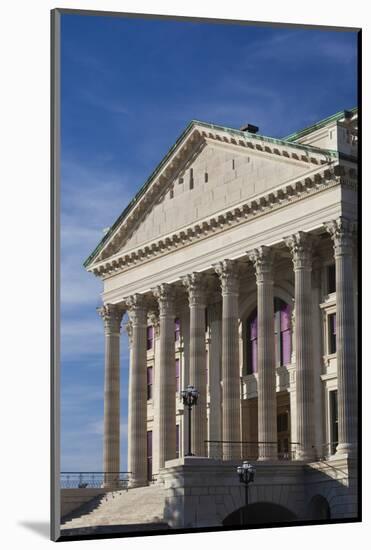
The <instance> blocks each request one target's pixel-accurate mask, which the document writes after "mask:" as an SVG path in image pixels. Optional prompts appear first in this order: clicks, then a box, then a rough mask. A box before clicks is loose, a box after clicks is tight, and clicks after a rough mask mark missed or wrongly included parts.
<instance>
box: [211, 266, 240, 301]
mask: <svg viewBox="0 0 371 550" xmlns="http://www.w3.org/2000/svg"><path fill="white" fill-rule="evenodd" d="M213 267H214V269H215V271H216V273H217V274H218V275H219V278H220V282H221V285H222V294H237V293H238V285H239V273H240V266H239V264H238V263H237V262H236V261H235V260H223V261H222V262H218V263H217V264H214V265H213Z"/></svg>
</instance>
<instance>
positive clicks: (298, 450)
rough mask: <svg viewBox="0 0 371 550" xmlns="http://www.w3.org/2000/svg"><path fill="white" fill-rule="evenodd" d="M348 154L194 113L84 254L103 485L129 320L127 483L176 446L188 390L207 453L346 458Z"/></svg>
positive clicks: (156, 468)
mask: <svg viewBox="0 0 371 550" xmlns="http://www.w3.org/2000/svg"><path fill="white" fill-rule="evenodd" d="M347 116H348V115H346V114H343V116H342V117H341V116H340V115H339V117H338V118H337V119H336V120H334V124H335V126H336V128H337V129H338V130H339V128H342V127H343V126H344V125H346V124H348V125H349V121H348V122H344V121H345V120H346V117H347ZM355 116H356V115H355V114H354V113H353V114H352V115H351V122H352V121H353V126H354V125H355V120H356V119H355ZM352 117H353V118H352ZM348 118H349V117H348ZM331 124H332V123H331ZM354 127H355V126H354ZM353 153H354V151H353ZM350 157H351V154H350V153H349V154H348V157H346V156H345V155H341V154H340V153H339V152H337V154H336V155H335V154H333V153H331V151H330V148H328V149H327V148H326V147H325V146H324V145H323V144H322V146H321V147H320V146H315V147H313V146H309V145H306V144H305V143H304V142H303V141H301V142H300V143H299V141H296V142H294V141H290V140H286V141H285V140H274V139H272V138H264V137H263V136H258V135H252V134H249V133H248V132H242V131H237V130H231V129H227V128H222V127H216V126H212V127H210V126H208V125H207V124H205V123H198V122H193V123H192V124H191V125H190V126H189V127H188V128H187V129H186V131H185V132H184V134H183V135H182V137H181V139H180V140H178V142H177V146H176V148H175V149H174V150H172V152H171V154H169V155H168V156H167V157H165V159H164V161H163V162H162V163H161V165H160V166H159V168H158V170H157V172H156V173H154V174H153V175H152V176H151V178H150V179H149V180H148V182H147V183H146V184H145V186H144V188H143V190H142V191H141V192H140V194H139V195H138V196H137V198H136V200H135V201H134V202H133V203H132V204H131V206H130V208H129V209H127V211H125V212H124V214H123V216H122V217H121V219H120V218H119V220H118V221H117V222H116V223H115V224H114V226H112V228H111V230H110V233H109V234H108V236H107V237H105V238H104V239H103V241H102V243H101V244H100V245H99V246H98V248H97V249H96V251H95V252H94V253H93V255H92V256H91V257H90V258H89V259H88V263H87V264H86V265H87V268H88V269H89V270H90V271H92V272H93V273H95V274H96V275H97V276H99V277H101V278H102V280H103V282H104V292H103V303H104V305H103V307H102V309H101V315H102V317H103V319H104V321H105V323H104V330H105V335H106V348H105V349H106V352H105V353H106V363H105V409H104V469H105V471H106V473H107V484H109V483H114V479H113V482H112V475H111V474H112V473H113V472H114V471H119V469H120V468H119V465H120V454H119V423H120V422H119V417H120V407H119V403H120V398H119V383H118V380H119V360H118V358H119V340H120V337H119V333H120V323H121V324H122V319H123V318H124V316H125V315H126V314H127V315H128V317H125V319H127V322H126V328H127V330H128V333H129V336H130V378H129V411H128V469H129V471H131V472H132V479H131V485H132V486H133V487H136V486H142V485H146V484H147V483H151V482H152V480H153V479H157V477H158V475H159V474H160V475H164V471H165V470H166V468H168V467H170V466H171V465H170V461H172V463H171V464H172V466H171V467H173V464H174V463H173V461H174V460H175V459H176V458H178V457H183V456H184V454H185V450H184V449H185V444H184V442H185V441H186V440H187V438H188V428H189V427H188V422H187V418H186V415H185V414H184V410H183V405H182V402H181V399H180V395H179V392H180V390H181V389H183V387H185V386H186V385H187V384H192V385H194V386H195V387H196V388H197V389H198V391H199V399H198V403H197V405H196V406H195V407H194V409H193V412H192V415H193V416H192V433H191V438H192V449H193V452H194V454H195V455H196V456H197V457H199V458H201V457H209V458H216V457H215V456H213V454H214V453H215V449H216V448H218V453H219V456H218V458H221V459H222V460H223V461H239V460H241V459H242V458H251V459H254V460H255V459H256V460H258V461H259V462H264V463H267V464H269V463H279V462H280V461H281V460H286V461H287V460H292V461H296V462H298V463H312V462H314V461H318V460H320V459H322V458H323V457H326V458H327V459H332V458H334V459H335V457H336V460H340V459H341V457H344V458H345V459H348V458H351V457H353V456H354V455H355V452H356V445H357V441H356V405H355V403H356V399H355V397H356V379H357V378H356V363H355V330H354V307H355V299H354V290H353V281H354V275H353V266H354V261H353V248H352V243H353V242H354V235H355V223H356V220H357V210H356V208H357V207H356V182H357V179H356V178H357V175H356V165H355V162H354V160H352V159H351V158H350ZM232 161H233V162H232ZM205 174H207V177H206V176H205ZM191 182H192V184H191ZM205 196H206V199H205ZM333 270H335V271H334V285H335V288H332V286H331V285H332V278H331V277H332V273H333ZM149 385H150V386H151V389H150V390H149ZM334 392H337V393H336V396H334ZM335 397H336V402H337V409H335V408H331V407H332V405H331V404H332V403H333V402H335V401H334V399H335ZM337 410H338V413H337ZM336 429H337V430H338V438H336V439H335V436H336ZM149 441H150V443H149ZM149 447H150V450H151V456H150V457H149ZM149 458H150V460H151V470H150V473H149V469H148V460H149ZM161 473H162V474H161ZM152 476H154V478H153V477H152Z"/></svg>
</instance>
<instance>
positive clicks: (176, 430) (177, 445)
mask: <svg viewBox="0 0 371 550" xmlns="http://www.w3.org/2000/svg"><path fill="white" fill-rule="evenodd" d="M175 457H176V458H179V424H177V425H176V426H175Z"/></svg>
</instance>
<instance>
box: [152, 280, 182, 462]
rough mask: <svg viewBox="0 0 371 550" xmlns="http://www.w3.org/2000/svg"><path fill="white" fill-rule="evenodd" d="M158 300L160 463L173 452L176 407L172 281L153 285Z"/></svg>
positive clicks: (157, 367)
mask: <svg viewBox="0 0 371 550" xmlns="http://www.w3.org/2000/svg"><path fill="white" fill-rule="evenodd" d="M153 294H154V296H155V297H156V298H157V300H158V305H159V316H160V353H159V357H160V364H159V365H157V366H156V378H155V383H156V385H157V390H158V393H157V392H156V393H157V395H158V399H159V403H158V415H159V418H158V431H159V433H158V439H159V447H158V451H159V452H158V454H159V467H160V468H163V467H164V466H165V461H166V460H171V459H173V458H175V456H176V437H175V424H176V410H175V404H176V403H175V391H176V387H175V349H174V319H175V312H174V300H175V293H174V289H173V287H172V286H171V285H169V284H167V283H164V284H161V285H159V286H158V287H156V288H155V289H153Z"/></svg>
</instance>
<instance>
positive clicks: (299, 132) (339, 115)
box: [282, 107, 358, 142]
mask: <svg viewBox="0 0 371 550" xmlns="http://www.w3.org/2000/svg"><path fill="white" fill-rule="evenodd" d="M357 111H358V107H352V108H351V109H343V110H342V111H338V112H337V113H334V114H332V115H329V116H327V117H325V118H322V119H321V120H319V121H317V122H315V123H313V124H310V125H309V126H305V127H304V128H302V129H301V130H297V131H296V132H292V133H291V134H289V135H287V136H285V137H284V138H282V139H283V140H284V141H288V142H293V141H294V140H295V139H298V138H299V137H302V136H305V135H306V134H309V133H310V132H312V131H313V130H319V129H320V128H323V127H324V126H325V125H326V124H327V123H329V122H331V121H333V120H334V121H335V120H339V119H340V118H343V117H344V116H345V113H346V112H350V113H356V112H357Z"/></svg>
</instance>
